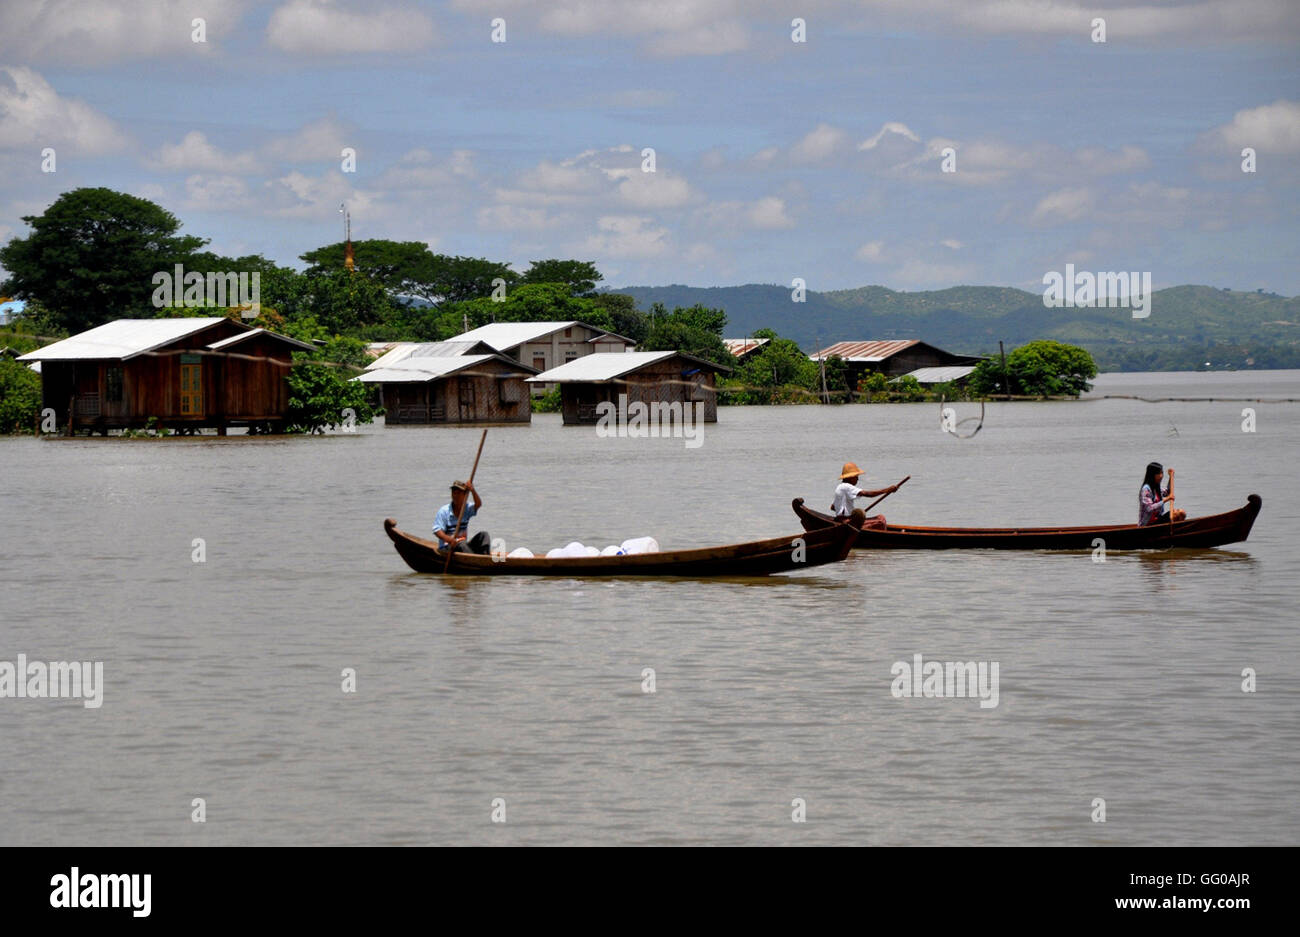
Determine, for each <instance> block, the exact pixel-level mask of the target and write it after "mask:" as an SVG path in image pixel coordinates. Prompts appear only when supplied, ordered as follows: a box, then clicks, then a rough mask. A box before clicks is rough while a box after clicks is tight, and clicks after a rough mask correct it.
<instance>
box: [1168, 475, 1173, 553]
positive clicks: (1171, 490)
mask: <svg viewBox="0 0 1300 937" xmlns="http://www.w3.org/2000/svg"><path fill="white" fill-rule="evenodd" d="M1173 496H1174V470H1173V469H1170V470H1169V497H1170V498H1171V499H1172V498H1173ZM1173 535H1174V502H1173V501H1172V500H1171V501H1170V502H1169V536H1171V537H1172V536H1173Z"/></svg>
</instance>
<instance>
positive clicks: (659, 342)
mask: <svg viewBox="0 0 1300 937" xmlns="http://www.w3.org/2000/svg"><path fill="white" fill-rule="evenodd" d="M726 327H727V314H726V313H725V312H723V311H722V310H721V309H709V308H707V307H705V306H690V307H688V308H685V309H683V308H677V309H674V310H673V311H672V312H666V311H665V310H664V307H663V306H661V305H659V304H658V303H656V304H655V305H654V306H653V307H652V309H651V311H650V327H649V329H648V330H647V332H646V338H645V341H644V342H643V343H642V345H641V347H642V349H643V350H645V351H680V352H685V353H686V354H688V355H694V356H695V357H697V358H703V359H704V360H705V361H712V362H714V363H715V364H721V365H725V366H726V367H732V366H733V365H734V364H735V361H736V359H735V358H733V357H732V356H731V353H730V352H728V351H727V346H726V345H725V344H723V341H722V330H723V329H725V328H726ZM629 337H630V336H629Z"/></svg>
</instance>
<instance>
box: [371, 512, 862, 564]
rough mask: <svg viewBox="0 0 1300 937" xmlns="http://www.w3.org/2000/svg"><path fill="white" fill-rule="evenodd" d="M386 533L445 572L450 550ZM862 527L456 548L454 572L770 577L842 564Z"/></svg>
mask: <svg viewBox="0 0 1300 937" xmlns="http://www.w3.org/2000/svg"><path fill="white" fill-rule="evenodd" d="M384 532H385V533H387V534H388V538H389V539H390V540H392V541H393V546H395V547H396V548H397V552H398V554H399V555H400V556H401V557H402V559H403V560H405V561H406V565H407V566H409V567H411V569H413V570H415V571H416V572H417V573H441V572H443V569H444V566H445V564H446V562H447V554H446V553H441V552H439V550H438V545H437V544H436V543H434V542H433V541H432V540H425V539H423V538H421V537H415V536H412V535H411V534H408V533H405V532H404V531H402V530H399V529H398V527H397V522H396V521H395V520H393V519H392V518H391V517H390V518H388V519H387V520H385V521H384ZM857 532H858V531H857V529H856V528H854V527H851V526H849V525H847V524H839V523H833V524H832V525H831V526H829V527H825V528H822V529H819V530H815V531H807V532H805V533H800V534H794V535H793V536H789V537H776V538H773V539H771V540H753V541H750V542H749V543H734V544H730V545H728V546H720V547H703V548H700V549H696V550H668V551H666V552H663V553H633V554H628V555H624V556H578V557H560V558H556V559H547V558H546V557H541V556H539V557H532V558H525V559H509V558H507V557H493V556H486V555H483V554H478V553H453V554H452V555H451V565H450V568H448V569H447V573H448V574H449V575H453V576H571V577H579V578H581V577H586V576H691V577H715V576H767V575H770V574H772V573H783V572H789V571H791V570H797V569H808V568H809V567H812V566H823V565H825V564H826V563H836V562H839V561H840V560H843V559H844V558H845V557H847V556H848V555H849V550H851V549H852V548H853V540H854V537H855V536H856V535H857Z"/></svg>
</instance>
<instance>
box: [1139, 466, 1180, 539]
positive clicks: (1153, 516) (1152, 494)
mask: <svg viewBox="0 0 1300 937" xmlns="http://www.w3.org/2000/svg"><path fill="white" fill-rule="evenodd" d="M1164 477H1165V468H1164V466H1163V465H1161V464H1160V463H1159V462H1152V463H1151V464H1150V465H1148V466H1147V474H1146V477H1145V478H1143V479H1142V487H1141V488H1140V489H1139V490H1138V526H1139V527H1146V526H1147V525H1148V524H1151V523H1154V522H1155V521H1156V520H1163V519H1165V516H1166V514H1165V512H1166V511H1168V512H1170V513H1171V514H1172V516H1173V519H1174V520H1175V521H1181V520H1182V519H1183V518H1185V517H1186V516H1187V512H1186V511H1183V510H1181V509H1179V508H1173V507H1172V505H1173V502H1174V496H1173V494H1171V493H1170V491H1169V488H1168V487H1165V488H1161V487H1160V483H1161V482H1162V481H1163V480H1164ZM1173 482H1174V470H1173V469H1170V470H1169V484H1170V485H1172V484H1173Z"/></svg>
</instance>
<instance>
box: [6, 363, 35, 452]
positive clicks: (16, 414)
mask: <svg viewBox="0 0 1300 937" xmlns="http://www.w3.org/2000/svg"><path fill="white" fill-rule="evenodd" d="M40 409H41V376H40V375H39V374H37V373H36V372H35V371H33V370H32V369H31V368H29V367H27V365H25V364H23V363H22V362H20V361H15V360H13V359H12V358H9V357H6V356H4V355H0V433H31V432H34V431H35V430H36V421H37V417H38V415H39V412H40Z"/></svg>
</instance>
